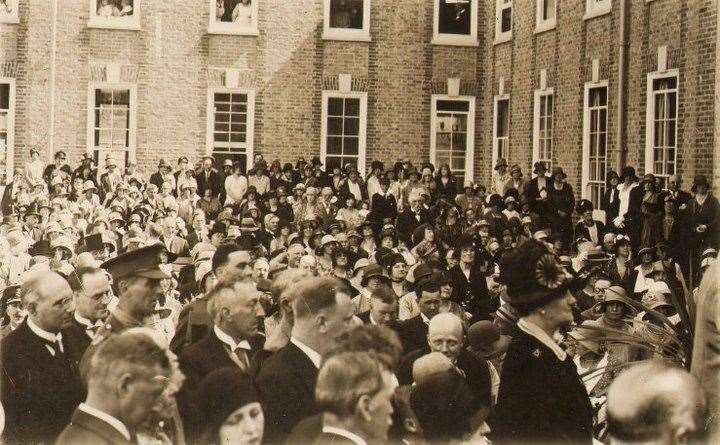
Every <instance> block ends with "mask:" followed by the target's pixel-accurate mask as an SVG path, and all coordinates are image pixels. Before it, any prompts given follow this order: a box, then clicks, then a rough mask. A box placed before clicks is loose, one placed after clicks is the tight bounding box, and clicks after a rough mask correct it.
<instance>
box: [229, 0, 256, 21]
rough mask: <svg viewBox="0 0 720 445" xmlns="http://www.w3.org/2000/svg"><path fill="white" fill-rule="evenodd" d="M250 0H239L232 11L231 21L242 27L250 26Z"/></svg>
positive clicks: (251, 16) (251, 18)
mask: <svg viewBox="0 0 720 445" xmlns="http://www.w3.org/2000/svg"><path fill="white" fill-rule="evenodd" d="M252 10H253V7H252V3H251V0H240V2H239V3H238V4H237V5H235V8H234V9H233V12H232V21H233V22H234V23H237V24H238V25H240V26H242V27H250V26H252V22H253V15H252Z"/></svg>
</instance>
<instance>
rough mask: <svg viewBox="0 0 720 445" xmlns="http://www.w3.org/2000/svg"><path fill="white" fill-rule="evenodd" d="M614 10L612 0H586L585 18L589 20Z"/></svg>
mask: <svg viewBox="0 0 720 445" xmlns="http://www.w3.org/2000/svg"><path fill="white" fill-rule="evenodd" d="M610 11H612V0H585V15H584V16H583V20H589V19H592V18H595V17H600V16H601V15H605V14H609V13H610Z"/></svg>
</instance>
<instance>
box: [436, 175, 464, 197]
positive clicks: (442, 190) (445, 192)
mask: <svg viewBox="0 0 720 445" xmlns="http://www.w3.org/2000/svg"><path fill="white" fill-rule="evenodd" d="M435 186H436V188H435V190H436V192H437V194H438V196H439V197H444V198H445V199H447V200H448V201H450V202H455V196H457V194H458V183H457V181H456V180H455V178H450V179H449V180H448V182H447V184H443V182H442V179H440V177H437V178H436V179H435ZM461 187H462V186H461Z"/></svg>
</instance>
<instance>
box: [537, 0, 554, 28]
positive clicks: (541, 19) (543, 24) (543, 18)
mask: <svg viewBox="0 0 720 445" xmlns="http://www.w3.org/2000/svg"><path fill="white" fill-rule="evenodd" d="M536 5H537V9H536V16H535V32H543V31H547V30H549V29H553V28H555V25H556V23H557V21H556V18H555V15H556V12H557V9H556V8H557V0H537V3H536Z"/></svg>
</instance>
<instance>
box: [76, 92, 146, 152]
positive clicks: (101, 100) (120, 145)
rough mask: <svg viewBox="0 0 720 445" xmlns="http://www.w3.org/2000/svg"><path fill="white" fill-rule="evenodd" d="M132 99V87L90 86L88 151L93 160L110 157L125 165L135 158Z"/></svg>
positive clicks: (134, 103) (133, 106)
mask: <svg viewBox="0 0 720 445" xmlns="http://www.w3.org/2000/svg"><path fill="white" fill-rule="evenodd" d="M135 96H136V87H135V86H134V85H129V84H127V85H125V84H108V83H99V84H91V85H90V88H89V98H88V104H89V106H88V147H87V150H88V153H92V154H93V155H94V157H95V161H98V160H100V159H105V158H106V157H107V156H110V157H112V158H113V159H114V160H115V162H117V163H118V165H127V163H128V161H130V160H133V159H135V137H136V136H135V129H136V126H135V122H136V117H135V114H136V99H135ZM98 165H99V164H98Z"/></svg>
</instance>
